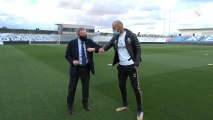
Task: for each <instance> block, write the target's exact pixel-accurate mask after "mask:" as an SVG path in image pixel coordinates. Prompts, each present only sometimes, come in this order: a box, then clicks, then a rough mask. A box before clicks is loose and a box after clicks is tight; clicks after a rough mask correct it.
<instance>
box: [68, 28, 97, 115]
mask: <svg viewBox="0 0 213 120" xmlns="http://www.w3.org/2000/svg"><path fill="white" fill-rule="evenodd" d="M77 35H78V38H77V39H74V40H71V41H70V42H69V43H68V46H67V49H66V55H65V58H66V59H67V61H68V62H69V63H70V81H69V87H68V96H67V107H68V113H69V114H71V115H72V114H73V102H74V98H75V92H76V87H77V84H78V80H79V78H81V83H82V94H83V100H82V104H83V107H84V109H85V110H86V111H90V109H91V108H90V106H89V103H88V98H89V81H90V71H91V73H92V74H94V73H95V71H94V61H93V51H94V52H98V49H99V48H100V47H101V46H99V45H98V44H96V43H95V42H93V41H92V40H91V39H88V38H87V32H86V29H85V28H79V29H78V30H77Z"/></svg>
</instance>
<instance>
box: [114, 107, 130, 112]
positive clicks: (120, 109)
mask: <svg viewBox="0 0 213 120" xmlns="http://www.w3.org/2000/svg"><path fill="white" fill-rule="evenodd" d="M127 109H128V107H125V106H122V107H119V108H117V109H116V111H117V112H121V111H124V110H127Z"/></svg>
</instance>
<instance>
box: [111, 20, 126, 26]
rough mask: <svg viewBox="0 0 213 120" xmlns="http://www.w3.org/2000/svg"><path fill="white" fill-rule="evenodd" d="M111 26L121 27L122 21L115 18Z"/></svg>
mask: <svg viewBox="0 0 213 120" xmlns="http://www.w3.org/2000/svg"><path fill="white" fill-rule="evenodd" d="M112 26H115V27H121V28H123V23H122V22H121V21H120V20H116V21H114V22H113V23H112Z"/></svg>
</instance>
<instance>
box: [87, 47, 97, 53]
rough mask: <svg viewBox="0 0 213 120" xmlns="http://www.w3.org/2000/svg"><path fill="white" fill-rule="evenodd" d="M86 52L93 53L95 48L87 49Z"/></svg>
mask: <svg viewBox="0 0 213 120" xmlns="http://www.w3.org/2000/svg"><path fill="white" fill-rule="evenodd" d="M87 51H89V52H94V51H95V48H87Z"/></svg>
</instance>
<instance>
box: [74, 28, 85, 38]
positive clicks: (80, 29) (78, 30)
mask: <svg viewBox="0 0 213 120" xmlns="http://www.w3.org/2000/svg"><path fill="white" fill-rule="evenodd" d="M82 30H86V29H85V28H83V27H80V28H78V29H77V31H76V34H77V35H78V36H79V33H80V31H82Z"/></svg>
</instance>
